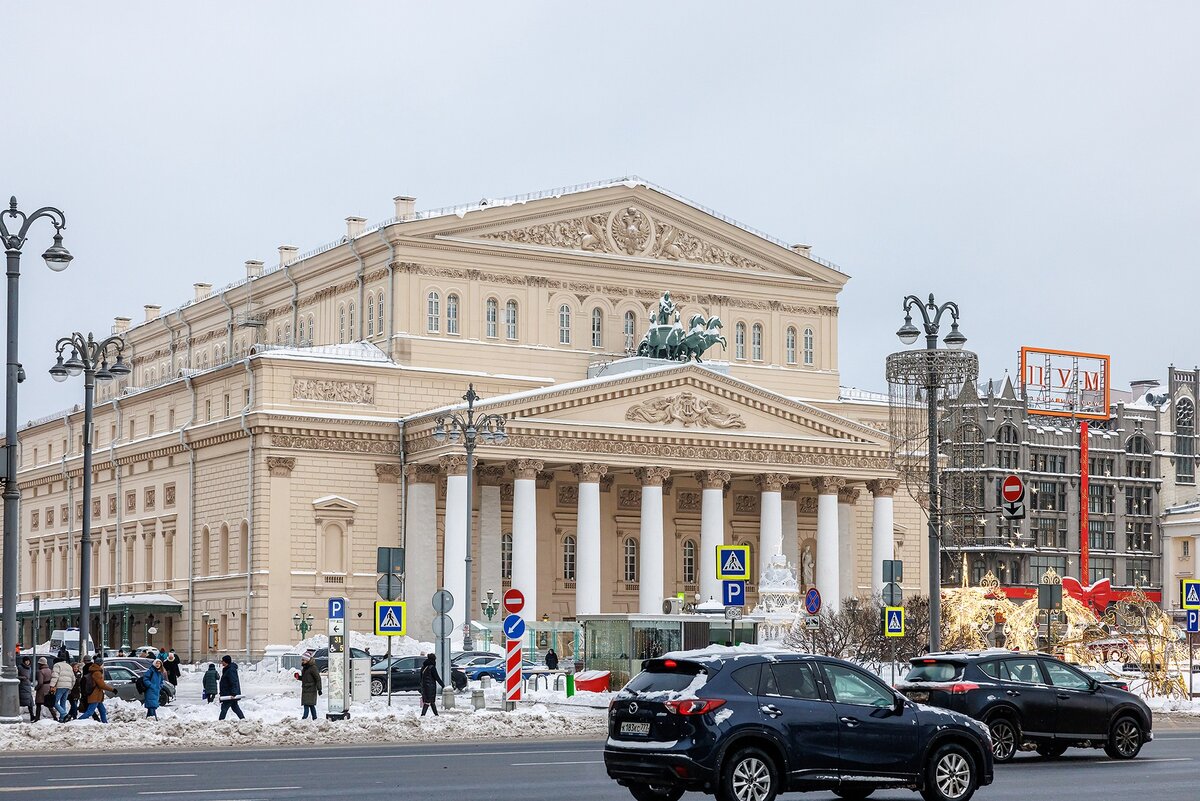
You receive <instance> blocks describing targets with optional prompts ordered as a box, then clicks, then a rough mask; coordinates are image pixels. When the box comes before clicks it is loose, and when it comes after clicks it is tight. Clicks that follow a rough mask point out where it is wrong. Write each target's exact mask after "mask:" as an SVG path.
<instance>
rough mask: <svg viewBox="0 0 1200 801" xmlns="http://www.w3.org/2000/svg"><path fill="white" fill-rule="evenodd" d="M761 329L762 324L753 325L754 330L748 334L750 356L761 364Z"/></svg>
mask: <svg viewBox="0 0 1200 801" xmlns="http://www.w3.org/2000/svg"><path fill="white" fill-rule="evenodd" d="M762 342H763V327H762V323H755V324H754V328H753V329H752V330H751V333H750V355H751V357H752V358H753V359H754V361H756V362H761V361H762V357H763V346H762Z"/></svg>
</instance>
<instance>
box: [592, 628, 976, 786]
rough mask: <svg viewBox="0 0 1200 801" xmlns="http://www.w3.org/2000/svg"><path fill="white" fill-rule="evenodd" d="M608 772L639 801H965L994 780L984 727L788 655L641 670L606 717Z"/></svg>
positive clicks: (673, 660) (823, 661) (683, 657)
mask: <svg viewBox="0 0 1200 801" xmlns="http://www.w3.org/2000/svg"><path fill="white" fill-rule="evenodd" d="M604 764H605V767H606V768H607V770H608V775H609V776H610V777H611V778H613V779H615V780H616V781H617V782H618V783H620V784H622V785H624V786H625V787H627V788H628V789H629V791H630V792H631V793H632V794H633V797H634V798H635V799H638V801H676V799H678V798H679V797H680V796H682V795H683V793H684V792H685V791H688V790H699V791H703V792H706V793H712V794H715V795H716V796H717V798H718V799H720V801H771V799H773V798H774V797H775V796H776V795H777V794H778V793H782V792H788V791H803V790H832V791H833V792H834V793H835V794H836V795H838V796H840V797H841V798H848V799H857V798H866V797H867V796H869V795H870V794H871V793H872V792H874V791H875V790H876V789H878V788H897V787H904V788H909V789H912V790H919V791H920V792H921V794H922V795H923V796H924V797H925V798H926V799H927V801H967V799H969V798H970V797H971V795H972V794H973V793H974V792H975V789H976V788H977V787H979V786H982V785H986V784H990V783H991V781H992V751H991V741H990V737H989V734H988V730H987V728H986V727H985V726H984V725H983V724H981V723H979V722H978V721H975V720H972V719H971V718H969V717H967V716H966V715H961V714H958V713H956V712H950V711H947V710H942V709H934V708H931V707H926V706H920V705H918V704H915V703H913V702H912V701H909V700H908V699H906V698H904V697H903V696H902V695H899V694H898V693H896V692H894V691H893V690H892V689H891V688H889V687H888V686H887V685H886V684H884V683H883V682H882V681H880V680H879V679H878V678H876V677H875V676H873V675H872V674H870V673H868V672H866V671H865V670H862V669H861V668H859V667H857V666H855V665H852V664H850V663H849V662H843V661H842V660H840V659H832V658H829V657H820V656H809V655H806V654H797V653H794V652H791V651H779V652H772V651H766V650H758V651H747V650H734V649H714V650H711V651H697V652H687V653H681V654H668V655H667V656H666V657H663V658H661V659H650V660H647V661H645V662H643V663H642V672H641V673H639V674H638V675H637V676H635V677H634V678H633V680H632V681H630V682H629V684H627V685H626V686H625V688H624V689H623V690H621V692H620V693H619V694H618V695H617V697H616V698H615V699H613V702H612V704H611V705H610V706H609V713H608V742H607V743H606V745H605V749H604Z"/></svg>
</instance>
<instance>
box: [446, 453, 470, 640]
mask: <svg viewBox="0 0 1200 801" xmlns="http://www.w3.org/2000/svg"><path fill="white" fill-rule="evenodd" d="M438 461H439V462H441V466H442V471H443V472H445V474H446V510H445V512H446V515H445V523H446V525H445V530H444V531H443V532H442V536H443V539H442V586H443V587H445V588H446V589H447V590H449V591H450V594H451V595H453V596H454V607H453V608H452V609H451V610H450V612H449V613H448V614H449V615H450V619H451V620H453V621H454V634H452V635H451V640H455V639H461V638H462V636H463V632H462V627H463V623H465V622H466V619H467V614H466V606H465V603H466V600H467V516H468V515H469V514H470V509H469V507H470V501H469V499H468V498H467V457H466V456H460V455H458V454H454V455H450V456H443V457H441V458H440V459H439V460H438Z"/></svg>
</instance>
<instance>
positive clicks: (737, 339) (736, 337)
mask: <svg viewBox="0 0 1200 801" xmlns="http://www.w3.org/2000/svg"><path fill="white" fill-rule="evenodd" d="M733 344H734V351H733V355H734V356H735V357H736V358H738V359H744V358H746V324H745V323H738V324H737V327H736V328H734V334H733Z"/></svg>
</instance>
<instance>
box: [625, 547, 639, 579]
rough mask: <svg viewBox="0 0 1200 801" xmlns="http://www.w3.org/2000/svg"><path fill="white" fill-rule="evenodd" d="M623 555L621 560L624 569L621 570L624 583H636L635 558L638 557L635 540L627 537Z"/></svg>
mask: <svg viewBox="0 0 1200 801" xmlns="http://www.w3.org/2000/svg"><path fill="white" fill-rule="evenodd" d="M623 555H624V558H623V560H622V562H623V568H624V569H623V571H622V573H623V575H624V576H625V581H627V582H634V581H637V580H638V577H637V557H638V553H637V540H635V539H634V538H633V537H627V538H626V539H625V545H624V547H623Z"/></svg>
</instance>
